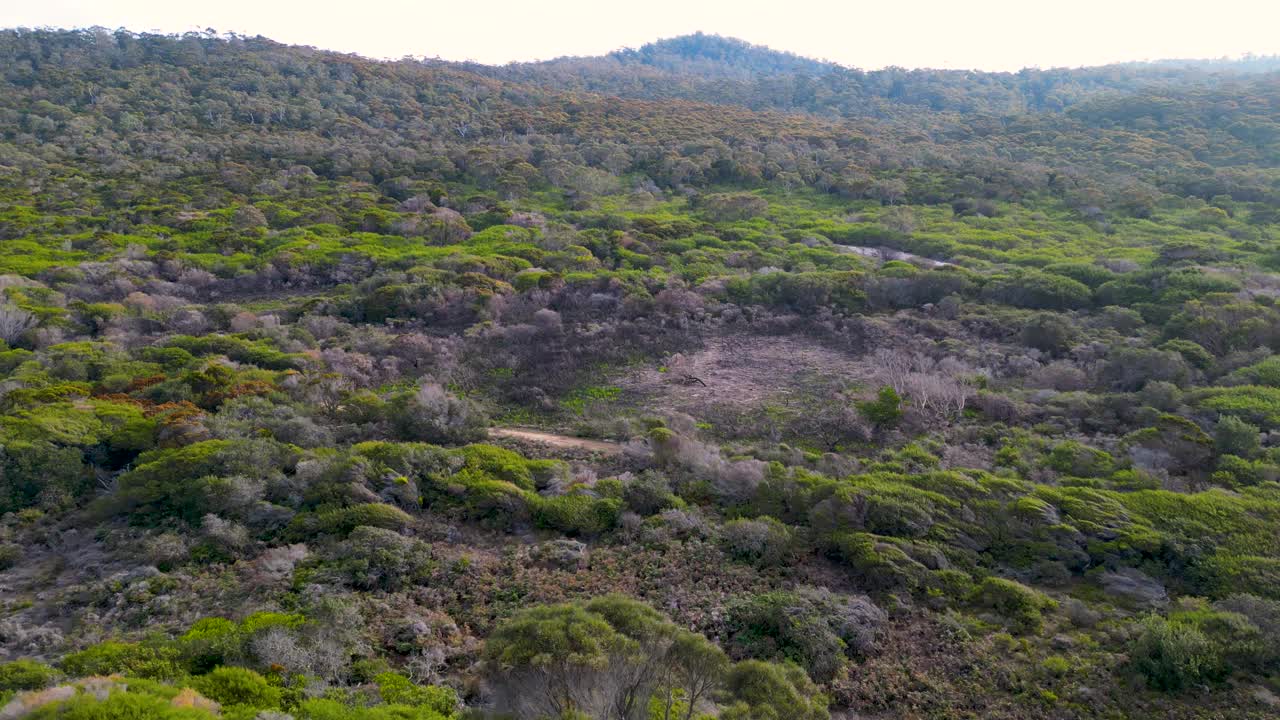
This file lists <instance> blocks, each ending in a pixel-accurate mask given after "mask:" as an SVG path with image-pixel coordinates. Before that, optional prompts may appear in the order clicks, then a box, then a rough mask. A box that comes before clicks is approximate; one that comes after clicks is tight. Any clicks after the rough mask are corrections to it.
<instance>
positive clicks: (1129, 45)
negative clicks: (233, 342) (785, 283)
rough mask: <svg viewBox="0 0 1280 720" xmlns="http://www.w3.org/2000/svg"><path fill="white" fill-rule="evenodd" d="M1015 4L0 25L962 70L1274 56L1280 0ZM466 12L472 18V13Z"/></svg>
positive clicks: (248, 16) (103, 12)
mask: <svg viewBox="0 0 1280 720" xmlns="http://www.w3.org/2000/svg"><path fill="white" fill-rule="evenodd" d="M1063 7H1065V6H1054V7H1051V8H1044V7H1041V8H1039V9H1028V8H1027V4H1026V3H1021V2H1012V1H1010V0H979V1H978V2H974V3H969V4H966V5H965V6H963V7H959V6H956V5H955V4H954V3H946V2H938V1H937V0H906V1H905V2H902V3H898V4H895V5H894V6H892V7H866V8H852V7H830V6H829V5H828V3H823V2H814V1H813V0H797V1H796V2H793V3H790V4H788V6H787V7H786V8H781V7H778V6H777V5H776V4H764V3H755V2H736V3H729V2H726V1H725V0H712V1H711V2H705V3H699V4H697V5H691V4H688V3H677V2H673V0H653V1H651V2H648V3H644V4H642V5H637V6H634V7H622V8H618V9H616V10H612V11H610V12H609V13H607V14H605V13H601V12H599V10H598V4H597V3H590V2H586V1H585V0H548V1H547V2H542V3H520V2H509V1H507V0H500V1H498V2H493V3H488V4H486V5H485V6H484V10H483V14H481V13H479V12H476V13H472V12H470V11H467V10H457V9H456V6H453V5H449V6H446V5H444V4H443V3H434V2H419V3H414V2H406V1H405V0H389V1H388V2H384V3H381V4H380V5H378V6H377V8H378V9H379V10H380V11H371V10H370V9H369V8H367V7H353V6H349V5H334V6H332V7H329V8H325V7H324V6H317V4H316V3H301V2H296V0H285V1H283V2H273V3H269V4H263V3H251V2H248V0H226V1H225V2H222V3H220V4H218V5H217V6H205V7H190V6H179V7H175V6H172V5H169V4H163V3H158V2H155V1H154V0H117V1H115V2H100V3H92V2H79V1H76V0H49V1H48V2H45V3H42V4H41V5H39V6H30V7H8V8H0V25H3V26H5V27H29V28H37V27H58V28H88V27H94V26H101V27H105V28H109V29H116V28H126V29H128V30H131V31H135V32H162V33H183V32H190V31H204V30H206V29H214V30H216V31H218V32H220V33H226V32H234V33H238V34H243V35H248V36H255V35H261V36H264V37H268V38H271V39H273V40H276V41H279V42H283V43H287V44H294V45H309V46H314V47H317V48H321V49H325V50H333V51H337V52H350V53H357V54H359V55H363V56H366V57H371V58H380V59H396V58H401V57H405V56H412V57H439V58H441V59H445V60H453V61H473V62H481V63H484V64H489V65H501V64H506V63H510V62H531V61H538V60H549V59H553V58H557V57H564V56H595V55H603V54H606V53H608V52H611V51H614V50H618V49H621V48H626V47H631V48H635V47H640V46H642V45H644V44H646V43H649V42H653V41H655V40H659V39H663V38H671V37H676V36H680V35H688V34H692V33H694V32H704V33H706V34H714V35H722V36H725V37H734V38H739V39H741V40H745V41H747V42H750V43H752V44H756V45H764V46H767V47H769V48H771V49H774V50H779V51H785V52H791V53H795V54H796V55H800V56H803V57H809V58H815V59H823V60H829V61H831V62H835V63H839V64H841V65H845V66H848V67H857V68H863V69H878V68H882V67H889V66H898V67H908V68H943V69H973V70H985V71H1013V70H1019V69H1023V68H1037V67H1039V68H1049V67H1082V66H1097V65H1108V64H1113V63H1125V62H1149V61H1160V60H1215V59H1221V58H1232V59H1234V58H1239V57H1243V56H1245V55H1275V54H1280V35H1276V34H1275V33H1273V32H1271V29H1272V28H1274V27H1276V26H1278V25H1280V4H1275V5H1272V6H1265V7H1264V6H1262V5H1261V3H1258V2H1256V0H1222V2H1219V3H1218V4H1217V6H1216V8H1215V12H1214V13H1212V14H1211V15H1206V14H1204V13H1203V12H1198V11H1196V9H1195V8H1196V7H1197V6H1196V5H1194V4H1192V3H1190V2H1185V1H1183V0H1175V1H1173V2H1153V1H1151V0H1135V1H1133V2H1127V3H1116V2H1103V1H1102V0H1080V1H1079V2H1075V3H1072V4H1071V5H1070V7H1069V10H1070V12H1069V13H1066V12H1064V11H1063ZM473 15H474V17H473Z"/></svg>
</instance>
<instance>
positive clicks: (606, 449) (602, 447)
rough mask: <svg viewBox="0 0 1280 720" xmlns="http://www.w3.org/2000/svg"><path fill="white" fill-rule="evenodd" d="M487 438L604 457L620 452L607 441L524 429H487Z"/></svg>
mask: <svg viewBox="0 0 1280 720" xmlns="http://www.w3.org/2000/svg"><path fill="white" fill-rule="evenodd" d="M489 437H491V438H508V439H511V440H518V441H521V442H530V443H538V444H542V445H547V446H550V447H552V448H556V449H559V450H585V451H587V452H593V453H602V454H605V455H618V454H620V453H621V452H622V444H621V443H616V442H609V441H607V440H589V439H587V438H579V437H572V436H570V435H558V434H556V433H549V432H543V431H541V430H526V429H524V428H489Z"/></svg>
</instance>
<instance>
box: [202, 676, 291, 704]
mask: <svg viewBox="0 0 1280 720" xmlns="http://www.w3.org/2000/svg"><path fill="white" fill-rule="evenodd" d="M192 687H194V688H195V689H196V690H199V691H200V694H202V695H204V696H205V697H207V698H209V699H210V700H214V701H215V702H218V703H221V704H222V705H227V706H232V707H234V706H238V705H243V706H247V707H251V708H256V709H260V710H266V709H271V708H277V707H279V706H280V701H281V694H280V689H279V688H278V687H275V686H273V685H272V684H271V683H269V682H268V681H267V679H266V678H264V677H262V676H261V675H259V674H258V673H256V672H254V671H252V670H249V669H248V668H240V667H220V668H217V669H215V670H212V671H210V672H209V673H208V674H207V675H201V676H200V677H197V678H195V679H194V680H193V681H192Z"/></svg>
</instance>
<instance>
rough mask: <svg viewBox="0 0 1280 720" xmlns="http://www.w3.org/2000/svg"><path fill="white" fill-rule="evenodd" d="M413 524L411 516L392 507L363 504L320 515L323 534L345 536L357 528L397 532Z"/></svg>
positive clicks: (382, 504) (381, 504)
mask: <svg viewBox="0 0 1280 720" xmlns="http://www.w3.org/2000/svg"><path fill="white" fill-rule="evenodd" d="M412 523H413V516H411V515H410V514H409V513H407V512H405V511H403V510H401V509H400V508H398V507H396V506H394V505H388V504H386V503H365V504H363V505H352V506H351V507H346V508H342V509H341V510H333V511H330V512H327V513H323V514H321V515H320V527H321V528H322V529H323V531H324V532H327V533H332V534H334V535H346V534H348V533H350V532H351V531H352V530H354V529H356V528H357V527H362V526H363V527H376V528H382V529H383V530H395V531H397V532H399V531H400V530H403V529H404V528H406V527H408V526H409V525H411V524H412Z"/></svg>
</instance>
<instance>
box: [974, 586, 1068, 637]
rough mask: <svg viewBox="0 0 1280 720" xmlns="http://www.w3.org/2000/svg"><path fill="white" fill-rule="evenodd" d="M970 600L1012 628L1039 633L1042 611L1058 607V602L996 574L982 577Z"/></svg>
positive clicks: (1023, 631)
mask: <svg viewBox="0 0 1280 720" xmlns="http://www.w3.org/2000/svg"><path fill="white" fill-rule="evenodd" d="M969 600H970V602H971V603H973V604H974V605H975V606H976V607H979V608H983V609H985V610H991V611H993V612H995V613H996V614H998V615H1000V616H1001V617H1002V618H1004V619H1005V620H1006V621H1007V622H1008V623H1009V626H1010V627H1011V628H1012V629H1013V630H1015V631H1017V632H1022V633H1035V632H1039V631H1040V626H1041V623H1042V621H1043V612H1044V611H1045V610H1051V609H1053V608H1056V607H1057V603H1056V602H1054V601H1053V600H1051V599H1050V598H1049V597H1047V596H1046V595H1044V594H1043V593H1040V592H1037V591H1036V590H1033V589H1031V588H1029V587H1027V586H1026V585H1023V584H1022V583H1019V582H1015V581H1013V580H1008V579H1006V578H999V577H987V578H984V579H983V580H982V582H980V583H978V586H977V587H976V588H974V590H973V594H972V595H971V596H970V598H969Z"/></svg>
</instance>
